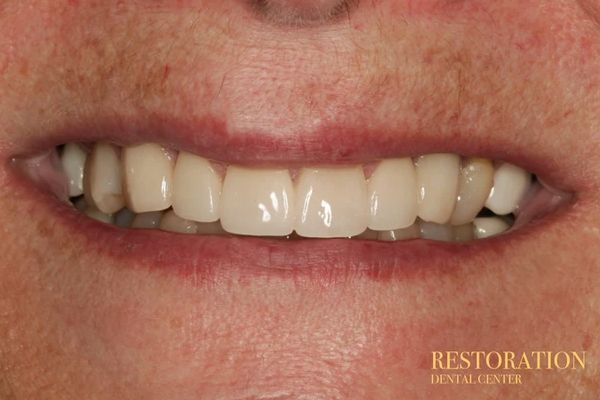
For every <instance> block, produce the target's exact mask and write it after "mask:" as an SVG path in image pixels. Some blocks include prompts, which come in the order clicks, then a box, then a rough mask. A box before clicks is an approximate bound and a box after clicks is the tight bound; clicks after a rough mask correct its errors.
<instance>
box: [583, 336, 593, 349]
mask: <svg viewBox="0 0 600 400" xmlns="http://www.w3.org/2000/svg"><path fill="white" fill-rule="evenodd" d="M591 345H592V336H591V335H590V334H586V335H585V336H584V337H583V343H582V344H581V347H583V350H589V348H590V346H591Z"/></svg>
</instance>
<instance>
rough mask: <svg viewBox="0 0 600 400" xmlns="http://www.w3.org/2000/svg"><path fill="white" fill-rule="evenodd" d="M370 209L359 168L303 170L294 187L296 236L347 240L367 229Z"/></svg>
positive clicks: (365, 183) (360, 168)
mask: <svg viewBox="0 0 600 400" xmlns="http://www.w3.org/2000/svg"><path fill="white" fill-rule="evenodd" d="M368 221H369V205H368V197H367V182H366V181H365V176H364V173H363V170H362V167H360V166H358V167H345V168H341V167H340V168H304V169H303V170H302V171H301V172H300V177H299V178H298V183H297V186H296V232H297V233H298V235H300V236H304V237H324V238H329V237H350V236H355V235H358V234H360V233H362V232H364V231H365V229H367V223H368Z"/></svg>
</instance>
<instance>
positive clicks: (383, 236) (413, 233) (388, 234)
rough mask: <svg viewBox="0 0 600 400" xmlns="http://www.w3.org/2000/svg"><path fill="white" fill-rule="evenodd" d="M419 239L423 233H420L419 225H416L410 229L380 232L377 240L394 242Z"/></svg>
mask: <svg viewBox="0 0 600 400" xmlns="http://www.w3.org/2000/svg"><path fill="white" fill-rule="evenodd" d="M419 237H421V232H420V231H419V225H418V224H416V223H415V224H413V225H411V226H409V227H408V228H403V229H396V230H393V231H385V232H379V235H378V236H377V239H379V240H384V241H388V242H393V241H396V240H409V239H418V238H419Z"/></svg>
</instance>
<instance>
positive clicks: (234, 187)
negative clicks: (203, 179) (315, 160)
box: [221, 166, 294, 236]
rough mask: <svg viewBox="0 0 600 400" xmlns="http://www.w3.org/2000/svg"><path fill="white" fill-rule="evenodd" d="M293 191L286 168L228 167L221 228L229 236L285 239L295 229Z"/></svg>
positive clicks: (224, 183)
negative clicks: (233, 234) (234, 234)
mask: <svg viewBox="0 0 600 400" xmlns="http://www.w3.org/2000/svg"><path fill="white" fill-rule="evenodd" d="M293 210H294V188H293V184H292V179H291V177H290V174H289V172H288V170H287V169H278V170H276V169H252V168H243V167H236V166H230V167H229V168H227V173H226V175H225V181H224V182H223V194H222V197H221V225H222V226H223V229H225V230H226V231H227V232H230V233H237V234H241V235H255V236H286V235H289V234H290V233H292V231H293V229H294V215H293Z"/></svg>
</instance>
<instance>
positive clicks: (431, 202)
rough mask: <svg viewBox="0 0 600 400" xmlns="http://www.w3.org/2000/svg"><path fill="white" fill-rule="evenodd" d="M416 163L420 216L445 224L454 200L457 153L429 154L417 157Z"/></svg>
mask: <svg viewBox="0 0 600 400" xmlns="http://www.w3.org/2000/svg"><path fill="white" fill-rule="evenodd" d="M416 165H417V168H416V169H417V187H418V190H419V196H418V199H419V213H418V214H419V217H420V218H421V219H422V220H423V221H427V222H436V223H438V224H445V223H446V222H448V220H449V219H450V216H451V215H452V211H453V210H454V205H455V204H456V196H457V192H458V174H459V165H460V157H459V156H458V155H456V154H428V155H425V156H421V157H419V158H418V159H417V161H416Z"/></svg>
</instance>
